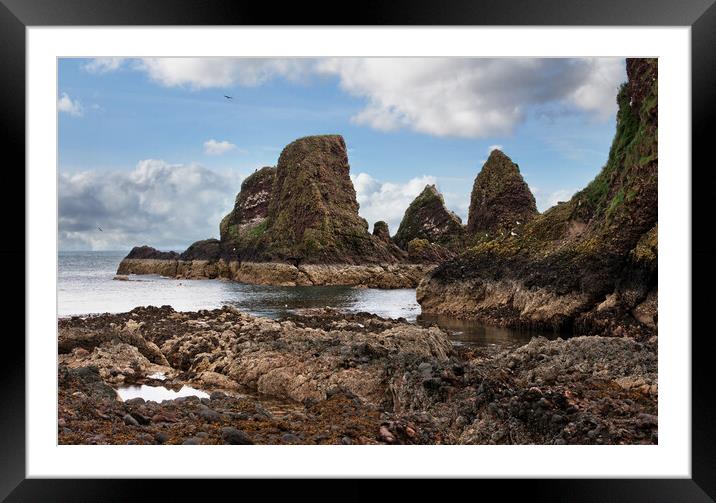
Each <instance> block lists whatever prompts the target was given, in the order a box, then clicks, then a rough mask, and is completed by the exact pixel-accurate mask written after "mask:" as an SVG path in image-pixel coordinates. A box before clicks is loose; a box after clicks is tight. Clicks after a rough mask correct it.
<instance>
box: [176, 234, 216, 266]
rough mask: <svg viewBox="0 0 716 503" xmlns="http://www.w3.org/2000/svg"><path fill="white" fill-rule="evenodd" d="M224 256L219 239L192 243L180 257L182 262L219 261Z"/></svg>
mask: <svg viewBox="0 0 716 503" xmlns="http://www.w3.org/2000/svg"><path fill="white" fill-rule="evenodd" d="M221 256H222V247H221V242H220V241H219V240H218V239H204V240H202V241H196V242H194V243H192V244H191V245H190V246H189V248H187V249H186V250H185V251H184V252H182V254H181V255H180V256H179V259H180V260H184V261H189V260H208V261H217V260H219V259H220V258H221Z"/></svg>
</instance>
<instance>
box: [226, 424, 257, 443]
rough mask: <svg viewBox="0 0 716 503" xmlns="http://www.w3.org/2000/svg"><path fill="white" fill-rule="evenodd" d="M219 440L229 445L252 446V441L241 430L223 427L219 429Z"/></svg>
mask: <svg viewBox="0 0 716 503" xmlns="http://www.w3.org/2000/svg"><path fill="white" fill-rule="evenodd" d="M221 438H223V439H224V443H225V444H230V445H252V444H253V441H252V440H251V438H249V436H248V435H247V434H246V433H244V432H243V431H241V430H237V429H236V428H232V427H230V426H225V427H224V428H221Z"/></svg>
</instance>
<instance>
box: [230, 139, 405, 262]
mask: <svg viewBox="0 0 716 503" xmlns="http://www.w3.org/2000/svg"><path fill="white" fill-rule="evenodd" d="M349 171H350V167H349V165H348V154H347V152H346V144H345V141H344V140H343V137H342V136H340V135H325V136H309V137H306V138H301V139H298V140H296V141H294V142H292V143H290V144H289V145H288V146H287V147H286V148H284V149H283V152H281V155H280V157H279V159H278V165H277V167H276V179H275V182H274V186H273V193H272V194H271V198H270V201H269V205H268V214H267V218H266V225H265V228H263V229H259V230H257V231H256V232H255V236H254V238H255V239H254V240H253V241H252V242H250V243H248V244H247V245H246V246H242V247H241V250H242V253H243V254H244V256H243V257H241V258H242V259H250V260H257V261H266V262H274V261H279V262H289V263H296V264H298V263H314V264H315V263H334V264H366V263H372V264H374V263H395V262H398V261H399V260H400V257H399V256H397V255H396V253H395V251H394V250H393V249H392V248H391V247H389V246H386V243H385V242H384V241H383V240H380V239H377V238H375V237H374V236H372V235H371V234H370V233H369V232H368V223H367V222H366V221H365V219H363V218H361V216H360V215H358V201H357V200H356V192H355V189H354V188H353V183H352V182H351V179H350V174H349Z"/></svg>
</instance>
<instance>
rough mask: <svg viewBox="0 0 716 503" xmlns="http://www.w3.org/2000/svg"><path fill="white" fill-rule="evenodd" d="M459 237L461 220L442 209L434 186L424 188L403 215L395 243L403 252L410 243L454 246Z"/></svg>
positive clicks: (441, 198) (461, 229)
mask: <svg viewBox="0 0 716 503" xmlns="http://www.w3.org/2000/svg"><path fill="white" fill-rule="evenodd" d="M462 235H463V228H462V221H461V220H460V217H458V216H457V215H456V214H455V213H453V212H452V211H450V210H448V209H447V208H446V207H445V200H444V199H443V196H442V194H440V192H438V190H437V188H436V187H435V185H427V186H425V189H423V191H422V192H421V193H420V195H418V197H416V198H415V200H414V201H413V202H412V203H410V206H408V209H407V210H406V211H405V215H404V216H403V220H402V221H401V222H400V227H399V228H398V232H397V233H396V234H395V242H396V243H397V244H398V246H400V247H401V248H403V249H405V248H407V246H408V243H409V242H410V241H412V240H413V239H423V240H426V241H428V242H430V243H437V244H440V245H443V246H455V245H457V244H458V243H459V242H460V241H461V238H462Z"/></svg>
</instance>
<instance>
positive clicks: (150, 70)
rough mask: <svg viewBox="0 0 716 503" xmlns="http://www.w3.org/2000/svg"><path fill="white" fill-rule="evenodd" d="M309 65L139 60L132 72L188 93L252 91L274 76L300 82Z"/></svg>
mask: <svg viewBox="0 0 716 503" xmlns="http://www.w3.org/2000/svg"><path fill="white" fill-rule="evenodd" d="M310 64H311V61H310V60H304V59H277V58H273V59H264V58H143V59H141V60H140V61H139V62H138V64H137V65H136V69H139V70H143V71H145V72H146V73H147V74H148V75H149V78H151V79H152V80H153V81H155V82H157V83H159V84H161V85H164V86H168V87H174V86H186V87H189V88H192V89H204V88H210V87H229V86H234V85H240V86H247V87H254V86H258V85H261V84H263V83H265V82H267V81H268V80H270V79H271V78H273V77H275V76H279V75H280V76H282V77H285V78H287V79H289V80H299V79H301V78H303V76H304V75H305V74H306V71H307V70H308V68H309V65H310Z"/></svg>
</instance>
